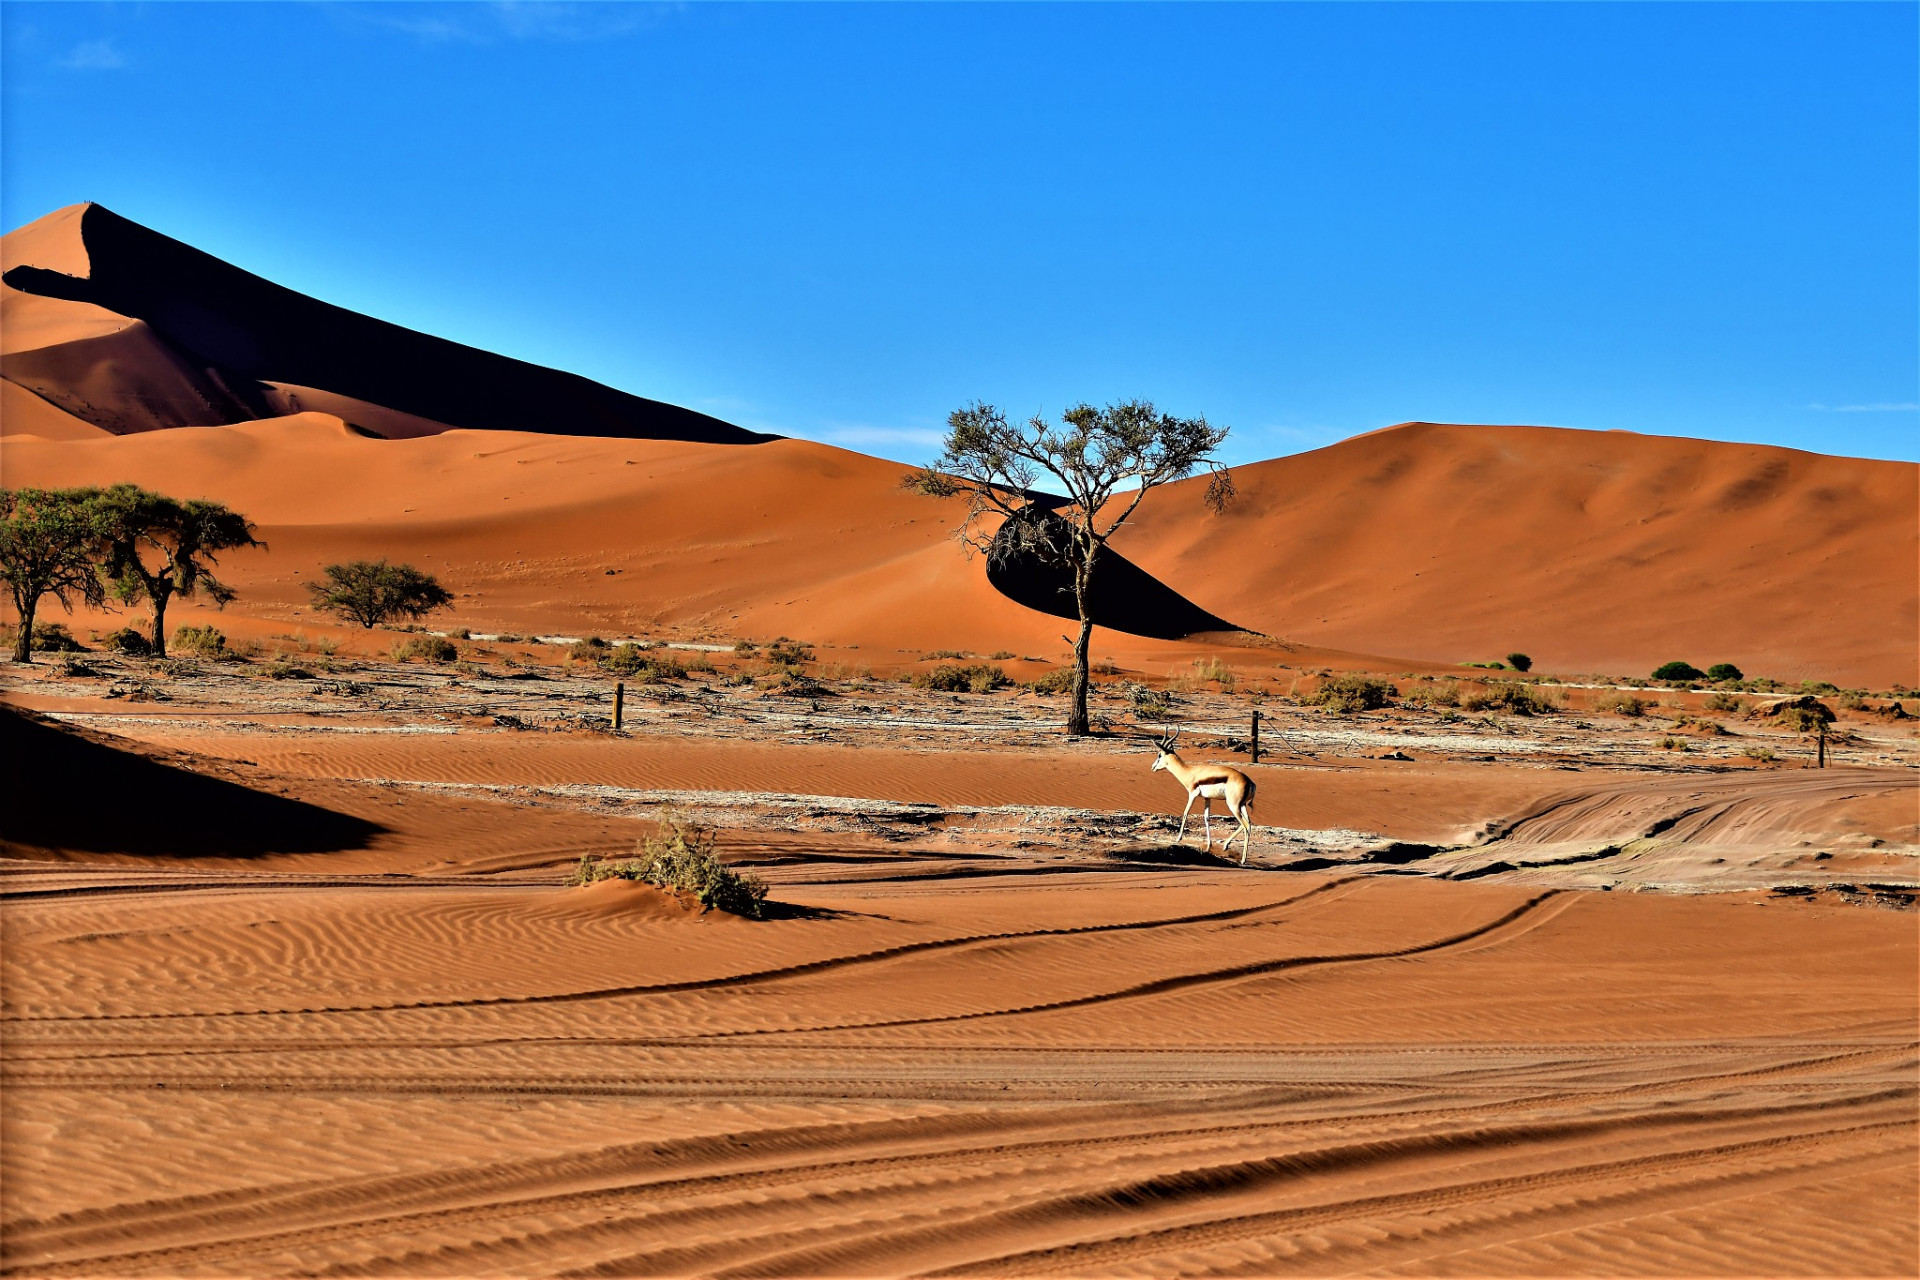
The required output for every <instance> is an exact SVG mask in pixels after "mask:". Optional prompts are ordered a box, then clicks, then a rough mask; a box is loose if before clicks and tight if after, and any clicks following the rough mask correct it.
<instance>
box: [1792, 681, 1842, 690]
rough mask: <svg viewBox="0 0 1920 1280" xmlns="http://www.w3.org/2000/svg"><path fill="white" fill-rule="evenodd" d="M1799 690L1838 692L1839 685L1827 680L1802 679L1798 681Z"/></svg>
mask: <svg viewBox="0 0 1920 1280" xmlns="http://www.w3.org/2000/svg"><path fill="white" fill-rule="evenodd" d="M1800 692H1802V693H1838V692H1840V686H1839V685H1837V684H1834V683H1833V682H1831V681H1828V680H1802V681H1801V682H1800Z"/></svg>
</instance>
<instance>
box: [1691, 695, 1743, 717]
mask: <svg viewBox="0 0 1920 1280" xmlns="http://www.w3.org/2000/svg"><path fill="white" fill-rule="evenodd" d="M1701 705H1702V706H1704V707H1705V708H1706V709H1707V710H1709V711H1730V712H1732V713H1734V714H1735V715H1738V714H1739V713H1740V712H1742V711H1745V710H1746V709H1747V703H1746V700H1745V699H1744V698H1736V697H1734V696H1733V695H1732V694H1730V693H1710V694H1708V695H1707V700H1706V701H1705V702H1703V703H1701Z"/></svg>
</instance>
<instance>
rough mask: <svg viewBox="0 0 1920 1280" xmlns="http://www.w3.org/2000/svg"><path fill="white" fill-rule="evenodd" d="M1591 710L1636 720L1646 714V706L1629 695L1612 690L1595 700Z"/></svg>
mask: <svg viewBox="0 0 1920 1280" xmlns="http://www.w3.org/2000/svg"><path fill="white" fill-rule="evenodd" d="M1593 709H1594V710H1595V711H1603V712H1604V711H1611V712H1612V713H1613V714H1614V715H1617V716H1627V717H1629V718H1637V717H1639V716H1643V715H1645V714H1646V713H1647V704H1646V703H1644V702H1642V701H1640V699H1638V698H1636V697H1634V696H1633V695H1632V694H1630V693H1621V692H1619V691H1618V690H1614V691H1611V692H1608V693H1603V694H1601V695H1600V696H1599V697H1597V698H1595V699H1594V700H1593Z"/></svg>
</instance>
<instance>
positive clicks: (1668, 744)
mask: <svg viewBox="0 0 1920 1280" xmlns="http://www.w3.org/2000/svg"><path fill="white" fill-rule="evenodd" d="M1653 745H1654V746H1656V747H1658V748H1660V750H1662V751H1691V750H1693V748H1692V747H1691V746H1689V745H1688V744H1687V740H1686V739H1685V738H1662V739H1660V741H1658V742H1656V743H1654V744H1653Z"/></svg>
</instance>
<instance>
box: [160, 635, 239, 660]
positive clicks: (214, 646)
mask: <svg viewBox="0 0 1920 1280" xmlns="http://www.w3.org/2000/svg"><path fill="white" fill-rule="evenodd" d="M171 647H172V649H173V650H174V651H175V652H179V653H191V654H194V655H196V656H198V657H202V658H218V657H220V656H221V655H222V654H224V653H225V652H226V650H227V638H226V636H224V635H222V634H221V633H220V631H219V630H218V629H217V628H214V627H179V628H176V629H175V630H174V633H173V644H172V646H171Z"/></svg>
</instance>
